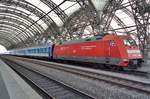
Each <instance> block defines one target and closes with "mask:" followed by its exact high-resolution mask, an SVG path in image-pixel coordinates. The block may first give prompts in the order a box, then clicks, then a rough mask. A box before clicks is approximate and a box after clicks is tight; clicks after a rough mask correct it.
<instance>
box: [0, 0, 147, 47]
mask: <svg viewBox="0 0 150 99" xmlns="http://www.w3.org/2000/svg"><path fill="white" fill-rule="evenodd" d="M149 12H150V6H149V1H148V0H138V1H137V0H0V44H1V45H3V46H5V47H6V48H7V49H13V48H21V47H28V46H32V45H37V44H43V43H51V42H54V43H56V42H59V41H66V40H72V39H79V38H85V37H90V36H93V35H96V34H99V33H118V34H134V35H136V36H137V38H138V40H139V42H140V43H141V44H142V43H146V44H147V42H148V35H149Z"/></svg>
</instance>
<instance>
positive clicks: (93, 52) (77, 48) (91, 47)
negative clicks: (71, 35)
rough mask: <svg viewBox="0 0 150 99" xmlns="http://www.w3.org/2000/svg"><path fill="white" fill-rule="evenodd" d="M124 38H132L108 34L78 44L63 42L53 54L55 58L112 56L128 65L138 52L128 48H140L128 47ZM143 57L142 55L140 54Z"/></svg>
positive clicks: (135, 47) (121, 63)
mask: <svg viewBox="0 0 150 99" xmlns="http://www.w3.org/2000/svg"><path fill="white" fill-rule="evenodd" d="M124 38H130V37H128V36H118V35H106V36H104V37H103V38H102V39H100V40H97V41H92V42H81V43H77V44H61V45H55V47H54V52H53V56H54V57H55V58H57V57H61V56H79V57H82V56H83V57H93V58H94V57H100V58H104V57H110V58H119V59H121V62H120V63H119V64H118V65H120V66H124V67H127V66H128V63H129V59H136V58H137V56H136V54H128V53H127V50H129V49H130V50H131V49H132V50H133V49H134V50H135V49H136V50H139V49H138V47H137V46H134V47H132V48H131V47H126V46H125V45H124V43H123V39H124ZM111 40H113V41H115V44H114V45H112V46H110V42H111ZM138 58H142V56H138Z"/></svg>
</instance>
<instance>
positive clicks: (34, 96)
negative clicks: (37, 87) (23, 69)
mask: <svg viewBox="0 0 150 99" xmlns="http://www.w3.org/2000/svg"><path fill="white" fill-rule="evenodd" d="M0 99H42V97H41V96H40V95H39V94H38V93H36V92H35V91H34V90H33V89H32V88H31V86H29V85H28V84H27V83H26V82H25V81H24V80H23V79H22V78H21V77H20V76H19V75H17V74H16V73H15V72H14V71H13V70H12V69H11V68H10V67H9V66H8V65H6V64H5V63H4V62H3V61H2V60H0Z"/></svg>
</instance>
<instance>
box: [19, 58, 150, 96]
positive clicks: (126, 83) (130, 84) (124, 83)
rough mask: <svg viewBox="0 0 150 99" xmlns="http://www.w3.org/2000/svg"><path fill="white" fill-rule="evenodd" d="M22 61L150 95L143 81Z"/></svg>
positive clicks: (149, 88)
mask: <svg viewBox="0 0 150 99" xmlns="http://www.w3.org/2000/svg"><path fill="white" fill-rule="evenodd" d="M19 60H22V61H27V62H30V63H34V64H38V65H42V66H46V67H48V68H53V69H57V70H61V71H65V72H68V73H71V74H75V75H80V76H82V77H86V78H88V79H93V80H98V81H104V82H106V83H111V84H113V85H117V86H120V87H123V88H127V89H129V90H134V91H137V92H140V93H145V94H148V95H149V94H150V83H144V82H141V81H135V80H130V79H125V78H120V77H115V76H111V75H106V74H101V73H95V72H91V71H87V70H81V69H77V68H72V67H68V66H64V65H63V66H62V65H61V64H60V65H59V64H56V63H49V62H42V61H40V62H39V60H32V59H25V58H23V59H19Z"/></svg>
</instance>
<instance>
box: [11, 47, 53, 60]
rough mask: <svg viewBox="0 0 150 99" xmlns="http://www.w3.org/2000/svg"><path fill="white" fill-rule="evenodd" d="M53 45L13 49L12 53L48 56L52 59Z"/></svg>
mask: <svg viewBox="0 0 150 99" xmlns="http://www.w3.org/2000/svg"><path fill="white" fill-rule="evenodd" d="M52 47H53V46H52V45H44V46H36V47H30V48H24V49H17V50H11V51H10V53H11V54H13V55H22V56H34V57H35V56H37V57H47V58H48V59H49V60H51V59H52Z"/></svg>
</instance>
